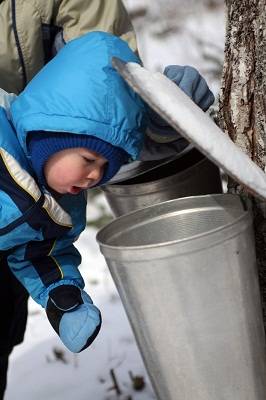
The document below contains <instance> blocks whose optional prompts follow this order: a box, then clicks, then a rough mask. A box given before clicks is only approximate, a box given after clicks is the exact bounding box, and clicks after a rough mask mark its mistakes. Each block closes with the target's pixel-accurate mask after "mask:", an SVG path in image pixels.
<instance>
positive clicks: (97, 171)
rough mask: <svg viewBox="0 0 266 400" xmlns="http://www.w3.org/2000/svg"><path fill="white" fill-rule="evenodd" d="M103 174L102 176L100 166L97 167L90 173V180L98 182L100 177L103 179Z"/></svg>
mask: <svg viewBox="0 0 266 400" xmlns="http://www.w3.org/2000/svg"><path fill="white" fill-rule="evenodd" d="M101 174H102V168H101V167H99V166H97V167H94V168H93V169H92V170H91V171H90V173H89V174H88V178H89V179H93V180H95V181H96V180H98V179H99V178H100V177H101Z"/></svg>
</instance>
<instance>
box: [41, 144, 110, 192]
mask: <svg viewBox="0 0 266 400" xmlns="http://www.w3.org/2000/svg"><path fill="white" fill-rule="evenodd" d="M106 164H107V160H106V159H105V158H104V157H102V156H101V155H100V154H98V153H95V152H93V151H90V150H88V149H86V148H83V147H78V148H71V149H65V150H62V151H59V152H58V153H55V154H53V155H52V156H51V157H50V158H49V159H48V161H47V162H46V164H45V166H44V176H45V179H46V182H47V184H48V186H49V187H50V188H51V189H53V190H55V191H56V192H57V193H61V194H65V193H70V194H78V193H79V192H81V190H84V189H88V188H90V187H92V186H95V185H97V183H99V182H100V180H101V179H102V176H103V173H104V168H105V166H106Z"/></svg>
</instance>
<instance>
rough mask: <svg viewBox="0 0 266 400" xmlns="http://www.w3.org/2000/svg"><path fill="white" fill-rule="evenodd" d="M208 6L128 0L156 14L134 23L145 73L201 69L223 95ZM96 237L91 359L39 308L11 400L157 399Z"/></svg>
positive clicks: (214, 20) (89, 267)
mask: <svg viewBox="0 0 266 400" xmlns="http://www.w3.org/2000/svg"><path fill="white" fill-rule="evenodd" d="M212 1H213V0H212ZM216 1H217V0H216ZM213 2H214V3H215V1H213ZM200 3H201V2H194V3H193V1H192V0H186V1H184V0H174V1H173V0H164V1H162V0H156V1H152V0H126V1H125V4H126V6H127V7H128V8H129V10H132V11H134V10H136V9H137V8H140V7H142V8H143V7H146V8H147V10H148V12H147V15H146V16H144V17H142V18H138V19H136V20H134V21H133V22H134V25H135V28H136V30H137V36H138V43H139V48H140V54H141V57H142V59H143V61H144V64H145V66H146V67H147V68H149V69H152V70H160V71H162V70H163V68H164V66H166V65H168V64H180V65H193V66H195V67H197V68H198V69H199V70H200V71H201V72H202V73H203V74H204V76H206V77H207V79H208V82H209V83H210V86H211V88H212V90H213V91H214V92H215V94H217V92H218V87H219V85H218V83H217V82H218V81H217V71H216V69H219V66H217V65H218V64H219V63H221V62H222V53H223V40H224V39H223V38H224V15H223V9H222V7H220V8H217V7H214V8H203V6H200ZM209 3H211V0H209ZM171 4H172V5H173V4H174V10H175V14H174V13H171V12H169V10H170V9H171ZM162 5H163V8H162V9H161V10H160V9H159V6H162ZM165 5H167V7H165ZM188 5H190V7H188ZM195 7H196V8H195ZM175 17H176V19H175ZM169 27H170V28H171V29H170V31H169V30H168V28H169ZM167 30H168V33H167ZM164 32H165V33H164ZM206 54H207V56H206ZM218 72H219V71H218ZM215 74H216V75H215ZM99 203H100V204H101V206H100V209H101V208H102V206H104V204H105V201H104V199H103V196H102V195H101V196H100V197H99V198H98V199H97V203H96V206H95V207H94V208H91V209H90V211H89V212H88V215H89V216H90V218H92V219H93V218H94V217H97V215H98V213H99ZM95 234H96V230H94V229H91V228H88V229H87V230H86V231H85V232H84V233H83V234H82V235H81V237H80V239H79V240H78V242H77V247H78V248H79V250H80V251H81V254H82V256H83V262H82V265H81V272H82V274H83V276H84V278H85V281H86V290H87V291H88V293H89V294H90V295H91V296H92V298H93V300H94V302H95V304H97V306H99V308H100V309H101V311H102V314H103V327H102V329H101V332H100V334H99V336H98V338H97V339H96V341H95V342H94V343H93V345H92V346H91V347H90V348H89V349H87V350H86V351H84V352H83V353H81V354H78V355H73V354H71V353H70V352H68V351H67V350H65V349H64V347H63V345H62V344H61V343H60V341H59V339H58V338H57V336H56V334H55V333H54V332H53V331H52V329H51V327H50V325H49V323H48V322H47V320H46V316H45V314H44V312H43V311H42V310H40V307H39V306H38V305H36V304H34V303H33V302H32V301H31V302H30V305H29V309H30V316H29V320H28V326H27V331H26V336H25V340H24V343H23V344H21V345H20V346H17V348H16V349H15V351H14V352H13V354H12V356H11V360H10V368H9V376H8V379H9V385H8V390H7V393H6V397H5V400H18V399H23V400H24V399H27V400H37V399H38V400H42V399H45V400H47V399H49V400H73V399H75V400H87V399H91V400H114V399H119V400H128V399H127V398H126V397H125V396H129V395H131V397H132V400H152V399H154V398H155V396H154V393H153V391H152V389H151V386H150V384H149V382H148V378H147V374H146V371H145V368H144V365H143V362H142V360H141V357H140V354H139V351H138V349H137V347H136V344H135V340H134V337H133V334H132V331H131V329H130V326H129V323H128V320H127V318H126V316H125V313H124V311H123V307H122V305H121V302H120V300H119V297H118V294H117V291H116V289H115V287H114V284H113V282H112V279H111V277H110V275H109V272H108V270H107V267H106V264H105V261H104V258H103V256H102V255H101V254H100V252H99V249H98V245H97V244H96V242H95ZM111 369H114V371H115V374H116V377H117V380H118V383H119V385H120V387H121V390H122V392H123V395H121V396H117V395H116V392H115V391H114V390H109V389H110V387H112V385H113V383H112V380H111V376H110V370H111ZM129 371H131V372H132V373H133V375H140V376H143V377H144V378H145V381H146V386H145V388H144V390H143V391H141V392H136V391H134V390H133V389H132V385H131V379H130V377H129Z"/></svg>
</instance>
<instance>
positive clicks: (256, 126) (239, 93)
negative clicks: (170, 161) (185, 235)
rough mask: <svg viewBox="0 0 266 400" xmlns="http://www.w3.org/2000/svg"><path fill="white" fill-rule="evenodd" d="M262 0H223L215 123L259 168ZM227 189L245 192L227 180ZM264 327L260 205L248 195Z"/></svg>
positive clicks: (264, 238) (263, 89)
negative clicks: (221, 62) (223, 26)
mask: <svg viewBox="0 0 266 400" xmlns="http://www.w3.org/2000/svg"><path fill="white" fill-rule="evenodd" d="M265 10H266V0H226V12H227V28H226V43H225V61H224V67H223V75H222V87H221V92H220V104H219V124H220V126H221V128H222V129H223V130H224V131H225V132H226V133H227V134H228V135H229V136H230V137H231V139H232V140H233V141H234V142H235V143H236V144H237V145H238V146H239V147H240V148H241V149H242V150H243V151H244V152H245V153H246V154H248V155H249V157H250V158H251V159H252V160H253V161H254V162H255V163H256V164H257V165H258V166H259V167H260V168H261V169H263V171H265V164H266V162H265V145H266V132H265V131H266V129H265V127H266V12H265ZM228 190H229V192H231V193H239V194H245V195H248V194H247V193H246V191H245V188H244V187H241V185H239V184H238V183H236V182H234V181H232V180H231V179H229V186H228ZM249 197H250V198H251V201H252V203H253V213H254V230H255V242H256V252H257V263H258V270H259V281H260V288H261V295H262V306H263V318H264V327H265V330H266V203H265V201H262V200H261V199H258V198H253V197H251V196H250V195H249Z"/></svg>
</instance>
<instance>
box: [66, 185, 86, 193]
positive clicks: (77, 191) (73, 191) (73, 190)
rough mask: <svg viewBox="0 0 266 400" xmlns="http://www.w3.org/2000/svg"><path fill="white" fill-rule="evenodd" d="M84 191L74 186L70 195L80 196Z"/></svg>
mask: <svg viewBox="0 0 266 400" xmlns="http://www.w3.org/2000/svg"><path fill="white" fill-rule="evenodd" d="M82 190H84V189H82V188H80V187H78V186H72V187H71V188H70V191H69V193H71V194H79V193H80V192H81V191H82Z"/></svg>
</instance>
